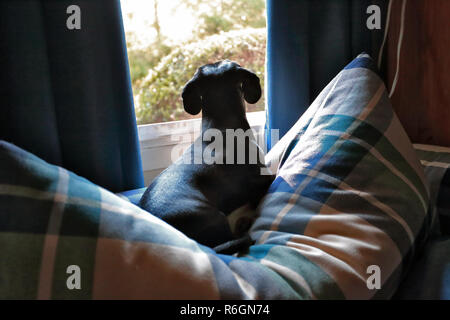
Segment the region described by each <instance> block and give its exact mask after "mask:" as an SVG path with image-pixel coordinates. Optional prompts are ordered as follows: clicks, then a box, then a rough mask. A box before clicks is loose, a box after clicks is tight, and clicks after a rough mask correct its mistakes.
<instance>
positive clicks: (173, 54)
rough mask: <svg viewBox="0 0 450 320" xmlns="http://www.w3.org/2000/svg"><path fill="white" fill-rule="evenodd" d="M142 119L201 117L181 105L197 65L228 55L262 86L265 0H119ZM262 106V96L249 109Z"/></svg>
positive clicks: (137, 104)
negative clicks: (185, 85)
mask: <svg viewBox="0 0 450 320" xmlns="http://www.w3.org/2000/svg"><path fill="white" fill-rule="evenodd" d="M121 6H122V15H123V19H124V26H125V32H126V39H127V48H128V59H129V64H130V72H131V79H132V86H133V95H134V103H135V109H136V118H137V122H138V124H147V123H157V122H166V121H174V120H183V119H190V118H194V117H195V118H197V117H201V114H199V115H197V116H191V115H189V114H187V113H186V112H185V111H184V109H183V104H182V101H181V97H180V94H181V90H182V88H183V86H184V84H185V83H186V82H187V81H188V80H189V79H190V78H191V77H192V75H193V74H194V73H195V70H196V69H197V68H198V67H200V66H202V65H204V64H207V63H213V62H216V61H218V60H223V59H229V60H233V61H236V62H238V63H239V64H240V65H242V66H244V67H245V68H247V69H250V70H252V71H254V72H256V74H257V75H258V76H259V78H260V79H261V85H262V86H264V67H265V47H266V31H265V28H266V17H265V0H170V1H163V0H146V1H143V0H121ZM263 109H264V97H262V98H261V99H260V100H259V101H258V103H256V104H254V105H248V108H247V112H252V111H261V110H263Z"/></svg>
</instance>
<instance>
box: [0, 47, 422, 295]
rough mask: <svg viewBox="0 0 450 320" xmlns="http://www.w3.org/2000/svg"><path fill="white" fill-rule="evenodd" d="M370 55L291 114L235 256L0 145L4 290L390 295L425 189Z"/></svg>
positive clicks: (0, 288) (408, 249)
mask: <svg viewBox="0 0 450 320" xmlns="http://www.w3.org/2000/svg"><path fill="white" fill-rule="evenodd" d="M369 62H370V60H369V59H368V58H367V57H365V56H361V57H359V58H358V59H356V60H355V61H354V62H353V63H352V64H350V65H349V66H348V67H347V68H346V69H345V70H343V71H342V72H341V73H340V74H339V75H338V76H337V78H336V79H334V80H333V81H332V83H331V84H330V85H329V86H328V87H327V88H326V89H325V90H324V92H323V93H322V94H321V95H320V96H319V98H318V99H317V100H316V102H315V103H314V104H313V105H312V107H311V109H310V110H311V111H309V112H308V113H307V114H305V116H306V115H308V114H309V115H310V116H311V117H310V119H305V118H304V117H305V116H304V117H302V119H301V120H300V121H299V123H300V124H301V125H302V126H301V130H299V131H297V132H296V133H298V132H301V134H300V136H299V137H298V144H296V145H295V143H293V144H292V152H291V154H290V155H289V156H288V157H286V160H285V164H284V165H283V166H282V167H281V170H280V171H279V175H278V178H277V179H276V181H275V182H274V184H273V185H272V187H271V190H270V193H269V194H268V195H267V196H266V198H265V200H264V202H263V204H262V205H261V207H260V217H259V218H258V219H257V220H256V223H255V225H254V227H253V229H252V236H253V237H254V238H255V239H256V240H258V242H257V243H256V244H255V245H253V246H251V247H250V250H249V252H248V253H247V254H243V255H241V256H239V257H237V256H228V255H217V254H215V253H214V252H213V251H212V250H211V249H209V248H206V247H204V246H201V245H199V244H197V243H196V242H195V241H192V240H191V239H189V238H187V237H186V236H185V235H183V234H182V233H181V232H179V231H177V230H175V229H174V228H172V227H171V226H169V225H168V224H166V223H164V222H163V221H161V220H159V219H158V218H156V217H155V216H153V215H151V214H149V213H147V212H145V211H143V210H141V209H140V208H138V207H136V206H135V205H133V204H132V203H131V202H129V201H126V200H124V199H122V198H121V197H118V196H116V195H114V194H112V193H110V192H108V191H106V190H104V189H102V188H100V187H99V186H96V185H94V184H92V183H91V182H89V181H87V180H86V179H84V178H81V177H79V176H77V175H75V174H73V173H71V172H68V171H66V170H64V169H62V168H60V167H57V166H53V165H50V164H48V163H46V162H44V161H43V160H41V159H39V158H37V157H35V156H33V155H32V154H30V153H28V152H26V151H24V150H21V149H19V148H17V147H15V146H13V145H11V144H8V143H6V142H1V141H0V208H2V210H1V212H0V250H1V252H2V259H0V284H1V285H0V298H2V299H5V298H22V299H24V298H26V299H33V298H40V299H51V298H53V299H77V298H81V299H108V298H129V299H148V298H153V299H180V298H181V299H183V298H184V299H217V298H223V299H293V298H305V299H310V298H369V297H373V296H374V295H375V294H376V293H378V294H379V296H383V295H382V294H381V293H383V294H384V296H390V294H391V293H392V291H393V290H394V288H395V286H396V283H397V279H398V277H399V276H400V275H401V274H402V273H403V272H402V271H403V269H402V266H403V264H402V261H404V262H405V263H406V262H407V261H408V260H407V259H405V257H406V256H407V254H408V252H411V251H412V249H413V248H414V245H413V243H414V240H415V239H416V237H417V234H418V232H419V229H420V228H421V227H422V225H424V223H423V221H424V218H425V216H426V205H427V202H428V196H427V191H426V186H425V183H424V178H423V173H422V168H421V167H420V164H419V163H418V161H417V160H416V159H415V155H414V152H413V151H412V148H411V145H410V144H409V142H408V140H407V138H406V136H405V134H404V132H403V130H402V129H401V126H400V125H399V124H398V120H397V119H396V117H395V115H394V114H393V113H392V109H391V108H390V107H389V103H388V99H387V97H386V94H385V91H384V86H383V85H382V83H381V81H380V80H379V79H378V78H377V77H376V76H375V74H374V73H373V72H372V71H370V70H369V69H368V66H370V64H368V63H369ZM294 128H298V126H296V127H294ZM294 135H295V134H294ZM364 150H365V151H364ZM394 191H395V192H397V193H395V192H394ZM3 257H5V258H3ZM369 264H376V265H378V266H379V267H380V268H381V274H382V279H381V280H382V289H381V290H370V289H368V288H367V286H366V278H367V277H368V276H369V275H368V274H367V272H366V271H367V265H369Z"/></svg>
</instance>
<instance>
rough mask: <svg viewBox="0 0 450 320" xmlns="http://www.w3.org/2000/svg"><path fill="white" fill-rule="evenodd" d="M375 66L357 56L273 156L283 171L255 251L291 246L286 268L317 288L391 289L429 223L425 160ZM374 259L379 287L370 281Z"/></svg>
mask: <svg viewBox="0 0 450 320" xmlns="http://www.w3.org/2000/svg"><path fill="white" fill-rule="evenodd" d="M374 70H375V68H374V63H373V61H372V59H371V58H370V57H369V56H367V55H364V54H363V55H360V56H359V57H358V58H357V59H355V60H354V61H353V62H352V63H350V64H349V65H348V66H347V67H346V68H345V69H344V70H343V71H342V72H341V73H339V75H337V76H336V77H335V78H334V79H333V80H332V81H331V83H330V84H329V85H328V86H327V87H326V88H325V89H324V90H323V92H322V93H321V94H320V95H319V96H318V98H317V99H316V100H315V101H314V103H313V104H312V105H311V107H310V108H309V110H308V111H307V112H306V113H305V114H304V115H303V116H302V117H301V118H300V120H299V121H298V122H297V123H296V124H295V125H294V127H293V128H292V129H291V130H290V131H289V132H288V133H287V134H286V136H285V137H283V139H282V140H280V142H279V143H280V145H278V146H277V145H275V147H274V149H273V150H272V151H271V152H270V153H269V154H268V156H267V160H268V163H269V164H271V166H272V168H277V177H276V180H275V181H274V183H273V184H272V186H271V188H270V190H269V194H268V195H267V196H266V197H265V199H264V200H263V203H262V204H261V209H260V211H261V213H260V214H261V216H260V217H259V219H258V220H257V221H256V223H255V225H254V226H253V228H252V236H253V237H254V238H255V239H256V240H257V245H256V246H255V248H258V246H265V247H266V248H267V249H266V251H265V252H264V254H262V253H261V252H256V251H255V252H254V254H255V255H257V256H258V257H260V258H261V256H264V259H265V260H266V261H267V263H268V264H270V263H276V264H279V262H277V259H279V257H280V256H287V255H290V256H291V257H292V263H290V264H288V265H281V264H280V268H282V269H284V270H285V271H284V272H283V274H284V275H285V277H287V278H291V279H294V278H301V279H303V281H304V285H305V287H307V288H309V290H310V293H311V295H314V296H316V297H321V295H320V294H321V293H323V292H327V293H329V294H330V293H331V292H333V293H334V294H333V295H328V296H327V297H331V296H332V297H334V298H336V297H339V296H342V297H345V298H357V299H361V298H389V297H391V296H392V294H393V293H394V292H395V290H396V288H397V286H398V284H399V282H400V280H401V279H402V277H403V276H404V274H405V272H406V270H407V269H408V267H409V264H410V262H411V260H412V257H413V256H414V254H415V252H416V251H417V250H415V249H416V247H417V245H418V244H417V242H418V241H419V242H420V243H422V242H423V239H424V237H425V236H426V235H427V231H428V229H429V220H430V219H429V215H428V214H427V213H428V206H429V200H428V185H427V181H426V179H425V177H424V172H423V169H422V167H421V165H420V162H419V161H418V159H417V156H416V153H415V152H414V150H413V147H412V144H411V142H410V141H409V139H408V137H407V135H406V134H405V131H404V130H403V128H402V126H401V124H400V122H399V120H398V119H397V117H396V115H395V113H394V111H393V109H392V107H391V104H390V101H389V98H388V95H387V92H386V88H385V86H384V84H383V82H382V80H381V79H380V78H379V77H378V75H377V74H376V72H375V71H374ZM419 235H420V237H419ZM418 237H419V238H420V239H419V240H418ZM296 259H297V260H299V259H303V260H304V261H305V262H304V263H302V264H298V263H293V261H296ZM373 266H375V268H379V270H380V272H381V288H380V290H371V289H370V288H368V286H367V283H366V281H367V280H368V278H369V276H371V275H372V274H373V271H372V270H373V269H372V268H374V267H373ZM317 270H320V271H321V272H322V273H323V276H322V277H313V276H311V274H312V273H317V272H318V271H317ZM373 279H374V278H371V279H370V281H372V280H373Z"/></svg>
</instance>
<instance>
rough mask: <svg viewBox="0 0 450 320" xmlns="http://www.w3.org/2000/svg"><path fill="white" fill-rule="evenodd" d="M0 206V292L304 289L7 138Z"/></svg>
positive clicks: (233, 294)
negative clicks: (193, 237) (200, 241)
mask: <svg viewBox="0 0 450 320" xmlns="http://www.w3.org/2000/svg"><path fill="white" fill-rule="evenodd" d="M0 208H1V211H0V252H1V259H0V299H36V298H37V299H219V298H223V299H256V298H259V299H292V298H301V297H303V292H302V291H300V290H298V288H297V287H295V286H292V284H291V282H290V281H287V279H284V278H283V277H282V276H281V275H280V274H279V272H278V268H273V267H272V266H271V265H268V266H267V265H265V264H264V263H263V262H261V261H258V260H256V259H254V258H253V257H242V258H237V257H233V256H228V255H217V254H215V252H214V251H212V250H211V249H209V248H207V247H204V246H201V245H199V244H197V243H196V242H195V241H193V240H191V239H189V238H187V237H186V236H185V235H184V234H182V233H181V232H179V231H177V230H176V229H174V228H173V227H171V226H170V225H168V224H166V223H165V222H163V221H162V220H160V219H158V218H156V217H155V216H153V215H151V214H149V213H148V212H146V211H143V210H141V209H140V208H139V207H137V206H135V205H133V204H132V203H131V202H130V201H128V200H125V199H123V198H122V197H119V196H117V195H114V194H113V193H110V192H108V191H107V190H105V189H103V188H101V187H99V186H97V185H95V184H93V183H91V182H89V181H88V180H86V179H84V178H82V177H80V176H77V175H75V174H73V173H71V172H69V171H67V170H65V169H63V168H61V167H57V166H53V165H51V164H48V163H46V162H45V161H43V160H41V159H39V158H38V157H36V156H34V155H32V154H30V153H28V152H26V151H24V150H22V149H20V148H18V147H16V146H14V145H11V144H9V143H7V142H4V141H1V140H0ZM256 250H258V249H256ZM283 259H289V260H290V259H291V257H288V256H287V257H285V258H283V257H282V258H281V260H283ZM281 262H282V261H281ZM299 262H301V261H299ZM282 263H283V262H282Z"/></svg>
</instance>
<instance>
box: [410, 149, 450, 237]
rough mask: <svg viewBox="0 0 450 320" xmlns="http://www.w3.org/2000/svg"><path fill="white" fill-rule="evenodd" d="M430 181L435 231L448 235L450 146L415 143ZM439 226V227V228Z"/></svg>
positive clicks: (449, 216) (449, 214) (449, 221)
mask: <svg viewBox="0 0 450 320" xmlns="http://www.w3.org/2000/svg"><path fill="white" fill-rule="evenodd" d="M414 149H415V150H416V152H417V155H418V157H419V159H420V162H421V163H422V165H423V166H424V170H425V176H426V177H427V179H428V181H429V183H430V202H431V203H432V204H433V205H434V207H435V209H436V210H435V211H436V217H437V218H438V219H436V223H435V224H434V225H435V233H437V234H439V229H440V232H441V233H442V234H445V235H450V198H449V194H450V148H444V147H438V146H431V145H424V144H415V145H414ZM439 226H440V228H439Z"/></svg>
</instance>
